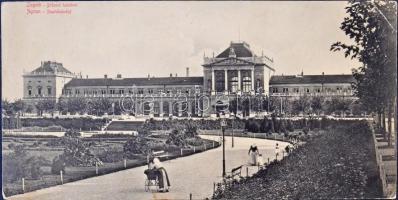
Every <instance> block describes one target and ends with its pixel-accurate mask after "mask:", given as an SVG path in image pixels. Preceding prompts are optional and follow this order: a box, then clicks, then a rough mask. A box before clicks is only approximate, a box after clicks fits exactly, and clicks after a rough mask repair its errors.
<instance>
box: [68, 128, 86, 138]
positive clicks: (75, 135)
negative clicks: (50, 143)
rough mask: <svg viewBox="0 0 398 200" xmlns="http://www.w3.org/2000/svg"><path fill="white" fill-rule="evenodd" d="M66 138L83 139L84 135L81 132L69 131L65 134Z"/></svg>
mask: <svg viewBox="0 0 398 200" xmlns="http://www.w3.org/2000/svg"><path fill="white" fill-rule="evenodd" d="M64 136H65V137H74V138H75V137H81V136H82V134H81V133H80V132H79V131H76V130H74V129H69V130H67V131H66V132H65V135H64Z"/></svg>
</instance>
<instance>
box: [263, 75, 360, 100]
mask: <svg viewBox="0 0 398 200" xmlns="http://www.w3.org/2000/svg"><path fill="white" fill-rule="evenodd" d="M353 83H355V79H354V77H353V76H352V75H351V74H346V75H344V74H342V75H325V74H324V73H322V75H303V74H301V75H293V76H291V75H289V76H286V75H281V76H272V77H271V80H270V83H269V90H270V96H271V97H286V98H292V99H294V98H299V97H300V96H304V95H306V96H308V97H316V96H322V97H325V98H332V97H342V98H355V97H354V90H353V88H352V84H353Z"/></svg>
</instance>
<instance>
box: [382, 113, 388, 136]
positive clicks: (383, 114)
mask: <svg viewBox="0 0 398 200" xmlns="http://www.w3.org/2000/svg"><path fill="white" fill-rule="evenodd" d="M381 128H382V129H383V138H384V140H386V139H387V138H386V136H387V135H386V132H387V131H386V111H385V108H383V111H382V116H381Z"/></svg>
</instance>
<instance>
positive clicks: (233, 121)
mask: <svg viewBox="0 0 398 200" xmlns="http://www.w3.org/2000/svg"><path fill="white" fill-rule="evenodd" d="M235 119H236V116H233V118H232V148H234V125H235Z"/></svg>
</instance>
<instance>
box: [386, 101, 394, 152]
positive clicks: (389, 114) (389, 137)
mask: <svg viewBox="0 0 398 200" xmlns="http://www.w3.org/2000/svg"><path fill="white" fill-rule="evenodd" d="M392 106H393V104H392V101H391V100H390V101H389V102H388V113H387V117H388V119H387V124H388V125H387V128H388V146H391V134H392V133H391V131H392V130H391V117H392Z"/></svg>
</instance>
